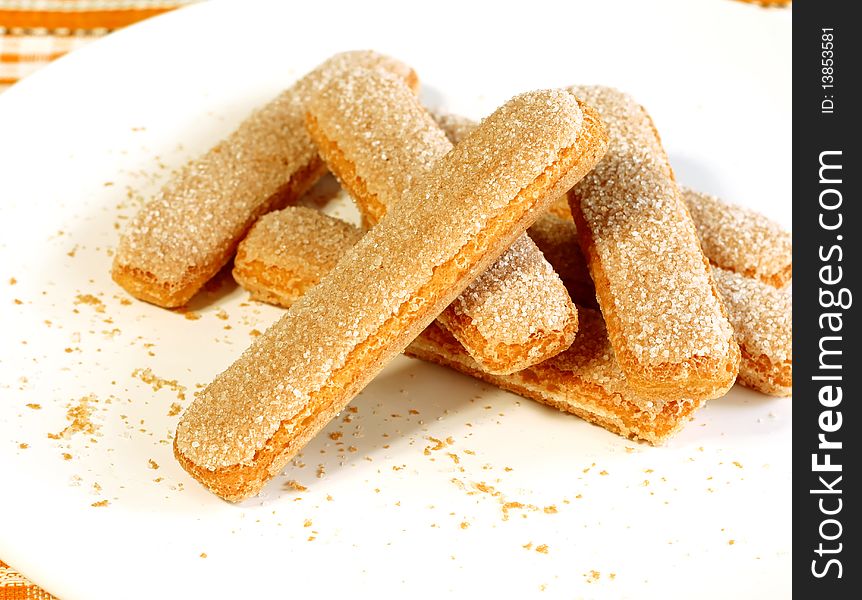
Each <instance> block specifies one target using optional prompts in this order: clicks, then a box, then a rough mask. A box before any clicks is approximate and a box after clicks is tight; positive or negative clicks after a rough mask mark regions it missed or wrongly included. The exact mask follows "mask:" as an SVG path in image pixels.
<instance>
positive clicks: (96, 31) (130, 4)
mask: <svg viewBox="0 0 862 600" xmlns="http://www.w3.org/2000/svg"><path fill="white" fill-rule="evenodd" d="M194 1H195V0H0V92H2V91H3V90H4V89H6V88H8V87H9V86H10V85H12V84H13V83H15V82H16V81H18V80H19V79H22V78H24V77H26V76H27V75H29V74H30V73H32V72H33V71H36V70H37V69H39V68H40V67H42V66H44V65H46V64H48V63H49V62H51V61H52V60H54V59H56V58H59V57H61V56H63V55H64V54H66V53H67V52H71V51H72V50H74V49H76V48H80V47H81V46H84V45H86V44H88V43H89V42H91V41H93V40H94V39H98V38H99V37H101V36H103V35H105V34H107V33H110V32H111V31H113V30H115V29H119V28H120V27H124V26H126V25H130V24H132V23H136V22H137V21H140V20H142V19H146V18H147V17H152V16H154V15H158V14H161V13H163V12H166V11H169V10H172V9H174V8H177V7H179V6H183V5H185V4H190V3H192V2H194Z"/></svg>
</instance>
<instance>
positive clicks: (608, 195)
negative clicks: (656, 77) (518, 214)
mask: <svg viewBox="0 0 862 600" xmlns="http://www.w3.org/2000/svg"><path fill="white" fill-rule="evenodd" d="M570 91H571V92H572V93H573V94H575V95H577V96H578V97H579V98H580V97H582V98H583V99H584V101H585V102H587V103H588V104H591V105H592V104H595V105H596V108H597V111H598V112H599V114H600V116H601V118H602V120H603V121H605V123H606V124H607V127H608V139H609V142H608V150H607V153H606V154H605V156H604V158H603V159H602V161H601V162H600V163H599V164H598V166H597V167H596V168H595V169H594V170H593V171H592V172H591V173H590V174H589V175H587V176H586V177H585V178H584V179H583V180H582V181H581V182H579V183H578V185H576V186H575V187H574V188H572V190H571V191H570V192H569V205H570V208H571V211H572V216H573V217H574V220H575V225H577V230H578V238H579V242H580V245H581V249H582V250H583V252H584V255H585V256H586V258H587V264H588V265H589V268H590V274H591V275H592V278H593V282H594V283H595V286H596V295H597V298H598V302H599V306H600V307H601V310H602V315H603V316H604V319H605V321H606V323H607V329H608V337H609V338H610V341H611V345H612V346H613V349H614V353H615V354H616V358H617V361H618V362H619V365H620V368H621V369H622V370H623V372H624V373H625V375H626V379H627V381H628V383H629V386H631V388H632V389H633V390H634V392H635V393H636V394H638V395H639V396H641V397H643V398H664V399H669V398H693V399H698V400H700V399H703V400H708V399H710V398H717V397H718V396H721V395H722V394H724V393H725V392H726V391H727V390H728V389H729V388H730V387H731V386H732V385H733V382H734V380H735V379H736V376H737V374H738V373H739V358H740V352H739V347H738V346H737V344H736V342H735V341H734V338H733V329H732V328H731V326H730V323H729V321H728V319H727V311H726V310H725V308H724V306H723V304H722V302H721V299H720V298H719V296H718V292H717V290H716V288H715V282H714V281H713V279H712V275H711V273H710V268H709V262H708V261H707V259H706V258H705V257H704V255H703V252H702V251H701V249H700V242H699V241H698V238H697V232H696V231H695V227H694V223H692V220H691V216H690V215H689V213H688V210H687V209H686V206H685V203H684V202H683V200H682V197H681V195H680V192H679V189H678V187H677V185H676V181H675V180H674V176H673V172H672V171H671V168H670V164H669V163H668V159H667V155H666V154H665V151H664V149H663V148H662V146H661V142H660V140H659V137H658V134H657V133H656V130H655V128H654V127H653V123H652V121H651V119H650V117H649V116H648V115H647V113H646V111H645V110H644V109H643V108H642V107H641V106H640V105H638V104H637V103H636V102H635V101H634V100H632V98H631V97H630V96H627V95H626V94H623V93H621V92H619V91H617V90H614V89H612V88H607V87H600V86H585V87H581V86H577V87H573V88H570Z"/></svg>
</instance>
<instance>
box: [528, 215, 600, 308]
mask: <svg viewBox="0 0 862 600" xmlns="http://www.w3.org/2000/svg"><path fill="white" fill-rule="evenodd" d="M567 210H568V209H567ZM527 234H528V235H529V236H530V239H532V240H533V242H534V243H535V244H536V247H538V248H539V250H541V251H542V254H543V255H544V256H545V258H546V259H547V261H548V262H549V263H550V264H551V266H552V267H553V268H554V270H555V271H556V272H557V274H558V275H559V276H560V279H562V280H563V285H565V286H566V289H567V290H568V291H569V295H570V296H571V298H572V300H573V301H574V302H575V304H577V305H578V306H586V307H589V308H598V302H597V301H596V286H595V285H593V279H592V277H590V270H589V269H588V268H587V261H586V259H585V258H584V255H583V253H582V252H581V248H580V247H579V246H578V230H577V227H576V226H575V223H574V222H573V221H572V220H571V219H568V220H567V219H561V218H560V217H558V216H556V214H554V213H552V212H551V211H550V210H549V211H548V212H546V213H545V214H543V215H542V216H541V217H539V218H538V219H536V222H535V223H533V225H532V226H531V227H530V228H529V229H528V230H527Z"/></svg>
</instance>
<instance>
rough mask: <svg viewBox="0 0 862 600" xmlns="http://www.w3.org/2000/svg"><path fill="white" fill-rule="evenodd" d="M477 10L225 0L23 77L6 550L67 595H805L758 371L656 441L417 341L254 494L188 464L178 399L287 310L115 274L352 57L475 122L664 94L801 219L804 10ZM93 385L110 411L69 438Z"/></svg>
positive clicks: (697, 143) (11, 209) (6, 230)
mask: <svg viewBox="0 0 862 600" xmlns="http://www.w3.org/2000/svg"><path fill="white" fill-rule="evenodd" d="M474 4H479V3H467V2H460V3H454V2H453V3H451V4H448V3H435V4H434V5H433V6H428V7H419V6H415V5H414V4H413V3H406V2H405V3H400V5H399V8H386V7H384V6H382V5H381V6H369V5H366V4H362V5H360V3H356V2H353V3H344V4H337V3H327V5H326V9H325V10H323V9H321V8H316V7H315V4H314V3H290V6H287V3H283V4H271V5H266V6H264V5H258V4H254V5H249V3H243V4H242V6H239V5H237V4H230V3H207V4H203V5H199V6H195V7H192V8H189V9H186V10H181V11H179V12H176V13H172V14H169V15H167V16H164V17H160V18H157V19H154V20H152V21H149V22H146V23H144V24H141V25H139V26H135V27H132V28H130V29H127V30H125V31H122V32H120V33H118V34H116V35H112V36H109V37H108V38H107V39H105V40H104V41H100V42H97V43H95V44H93V45H92V46H90V47H88V48H85V49H83V50H81V51H78V52H76V53H73V54H72V55H71V56H69V57H67V58H63V59H61V60H59V61H58V62H57V63H56V64H55V65H52V66H50V67H48V68H46V69H45V70H44V71H41V72H40V73H38V74H36V75H34V76H33V77H31V78H29V79H28V80H26V81H24V82H23V83H21V84H19V85H18V86H15V87H13V88H12V89H11V90H9V91H8V92H6V93H5V94H3V95H2V96H0V170H2V176H0V199H2V200H0V228H2V240H0V307H2V309H0V311H2V312H0V315H2V323H0V331H2V356H0V360H2V362H0V384H2V388H0V395H2V402H0V473H1V474H2V475H0V485H2V492H0V557H2V558H3V560H5V561H7V562H9V563H11V564H12V565H14V566H15V567H17V568H18V569H20V570H21V571H22V572H23V573H24V574H26V575H28V576H29V577H32V578H33V579H34V580H35V581H36V582H37V583H39V584H40V585H42V586H44V587H45V588H46V589H48V590H49V591H51V592H53V593H55V594H58V595H60V596H61V597H63V598H87V599H98V598H138V597H140V598H155V597H181V596H183V595H184V597H239V596H238V594H240V593H241V594H243V597H245V596H246V595H248V596H250V597H251V596H253V594H258V593H259V594H262V595H263V594H265V595H263V596H262V597H271V595H272V594H275V595H281V596H287V595H289V594H290V595H294V594H296V593H300V592H308V593H315V594H323V595H324V596H326V597H330V596H333V595H335V594H336V593H338V592H341V593H344V594H345V595H347V594H350V595H356V594H358V595H359V596H360V597H361V596H363V595H365V594H369V593H371V592H373V593H375V594H377V595H379V596H383V597H387V596H393V595H395V594H396V593H400V592H405V591H409V592H410V593H411V594H412V595H415V596H420V597H427V596H432V595H438V594H441V593H446V592H450V591H454V592H457V593H458V594H459V595H466V594H467V593H475V594H481V595H482V597H488V596H491V595H492V594H495V595H497V596H500V597H513V596H515V595H516V594H517V595H521V596H523V595H526V596H531V595H533V594H534V593H538V592H539V591H540V590H545V592H546V594H545V595H546V596H563V597H569V598H571V597H579V596H583V597H614V598H616V597H629V598H643V597H655V596H659V595H661V596H663V597H666V598H691V597H700V598H726V597H734V598H743V597H751V598H760V597H769V598H777V597H783V596H789V594H790V583H789V577H788V575H789V571H790V559H791V555H790V500H789V498H790V431H791V401H790V400H789V399H774V398H768V397H765V396H761V395H758V394H755V393H752V392H749V391H746V390H743V389H738V388H737V389H734V390H733V391H732V392H731V393H730V394H728V396H727V397H726V398H723V399H721V400H717V401H714V402H711V403H710V404H709V406H708V407H706V408H705V409H704V410H702V411H700V412H699V413H698V415H697V417H696V418H695V420H694V422H692V423H691V424H690V425H689V426H688V427H687V428H686V429H685V430H684V431H683V432H682V433H681V434H680V435H679V436H678V437H677V438H676V439H674V440H673V441H672V442H670V444H669V445H668V446H667V447H664V448H652V447H649V446H646V445H640V444H637V443H633V442H629V441H627V440H624V439H622V438H619V437H617V436H614V435H612V434H610V433H608V432H606V431H604V430H602V429H599V428H597V427H594V426H591V425H588V424H587V423H585V422H583V421H581V420H579V419H577V418H575V417H572V416H569V415H565V414H561V413H558V412H556V411H554V410H551V409H549V408H546V407H544V406H540V405H538V404H535V403H533V402H530V401H528V400H524V399H521V398H519V397H516V396H513V395H510V394H507V393H504V392H501V391H498V390H496V389H495V388H492V387H490V386H487V385H483V384H481V383H478V382H476V381H474V380H472V379H470V378H468V377H464V376H461V375H458V374H455V373H453V372H451V371H448V370H446V369H443V368H439V367H436V366H431V365H427V364H424V363H422V362H419V361H414V360H410V359H406V358H399V359H398V360H396V361H394V362H393V363H392V364H391V365H390V366H389V367H387V369H386V370H385V371H384V372H383V373H382V374H381V375H380V376H379V377H378V378H377V379H376V380H375V381H374V383H372V384H371V385H370V386H369V387H368V388H367V389H366V390H365V391H364V392H363V393H362V395H361V396H360V397H358V398H357V399H356V400H355V401H354V402H353V404H352V406H353V407H355V408H356V409H358V412H357V413H356V414H350V416H351V417H352V422H350V423H346V422H344V421H343V420H342V419H341V418H339V419H338V420H336V421H335V422H333V423H332V424H331V425H330V426H329V427H328V429H327V431H326V433H325V434H323V435H320V436H319V437H318V438H317V439H315V440H314V441H313V442H312V443H311V444H310V445H309V447H308V448H306V450H305V452H304V453H303V456H302V458H301V459H300V460H299V461H297V462H298V466H293V467H290V468H288V469H287V471H286V473H285V474H284V475H283V476H280V477H278V478H277V479H276V480H275V481H273V482H272V483H271V484H270V485H268V486H267V487H266V489H265V492H264V493H263V494H262V495H261V496H260V497H259V498H255V499H252V500H249V501H247V502H244V503H242V504H240V505H238V506H234V505H230V504H227V503H225V502H222V501H220V500H218V499H217V498H216V497H215V496H213V495H211V494H210V493H208V492H206V491H205V490H204V489H202V488H201V486H199V485H198V484H197V483H196V482H195V481H194V480H192V479H191V478H190V477H189V476H188V475H187V474H186V473H185V472H184V471H182V470H181V469H180V468H179V467H178V465H177V464H176V463H175V462H174V460H173V458H172V455H171V446H170V443H169V436H170V435H171V433H172V432H173V430H174V428H175V426H176V423H177V419H178V416H176V415H173V416H171V415H169V414H168V413H169V412H170V407H171V405H172V403H175V402H176V403H178V404H180V405H181V406H183V407H185V406H187V405H188V402H189V399H190V398H191V396H192V393H193V392H194V391H195V389H196V387H197V386H199V385H202V384H205V383H207V382H208V381H209V380H210V379H211V378H212V377H213V375H215V374H216V373H217V372H218V371H220V370H222V369H224V368H225V367H226V366H227V365H229V364H230V363H231V362H232V360H233V359H234V358H235V357H236V356H237V355H238V354H239V353H240V352H241V351H242V350H243V348H245V346H246V345H247V344H248V343H249V340H250V332H251V330H253V329H255V328H256V329H259V330H262V329H264V328H266V326H267V325H268V324H269V323H270V322H272V320H273V319H274V318H275V317H276V315H277V314H278V311H277V310H276V309H273V308H271V307H267V306H263V305H258V304H253V303H252V304H249V303H247V298H246V294H245V293H244V292H243V291H242V290H240V289H236V287H235V286H233V285H231V284H230V283H229V282H225V283H224V284H223V285H222V286H221V287H218V288H217V289H214V290H212V291H211V292H210V293H208V294H205V295H203V296H202V297H200V298H198V299H196V300H195V301H194V303H193V309H194V311H195V313H196V314H197V315H199V316H200V318H199V319H198V320H189V319H187V318H185V317H184V316H183V315H182V314H179V313H174V312H168V311H164V310H160V309H157V308H155V307H152V306H149V305H146V304H142V303H139V302H131V303H129V302H128V301H127V295H126V294H125V293H124V292H123V291H122V290H120V289H118V288H117V287H116V286H115V285H114V284H113V283H112V282H111V280H110V278H109V267H110V261H111V258H110V251H111V248H112V247H113V246H114V245H115V243H116V241H117V235H118V233H117V227H122V226H123V224H124V223H125V219H127V218H128V217H129V215H131V214H133V212H134V211H135V208H136V206H138V203H139V201H140V199H141V198H142V197H146V196H148V195H150V194H151V193H152V192H153V191H154V190H156V189H157V188H158V186H159V185H160V184H161V182H163V181H164V180H165V179H166V177H167V176H168V174H169V172H170V170H171V169H173V168H176V167H178V166H179V165H181V164H182V163H183V162H184V161H185V160H187V159H188V158H189V157H191V156H194V155H195V154H197V153H198V152H200V151H202V150H204V149H206V148H207V147H208V146H210V145H212V144H213V143H214V142H215V141H216V140H218V139H219V138H221V137H222V136H224V135H225V134H226V133H227V132H228V131H229V130H230V129H231V128H232V127H233V126H234V125H235V124H236V123H237V122H238V121H239V120H240V119H241V118H242V117H243V116H244V115H246V114H247V113H248V112H249V111H250V110H252V109H253V108H254V107H255V106H257V105H259V104H261V103H263V102H265V101H266V100H267V99H269V98H270V97H272V96H274V95H275V94H276V93H277V92H278V91H279V90H281V89H282V88H284V87H286V86H287V85H289V84H290V83H291V82H292V81H293V80H294V79H295V78H297V77H298V76H300V75H301V74H302V73H303V72H305V71H306V70H308V69H309V68H311V67H313V66H314V65H315V64H317V63H319V62H321V61H322V60H323V59H325V58H326V57H327V56H328V55H330V54H332V53H333V52H336V51H339V50H345V49H353V48H362V47H371V48H375V49H378V50H380V51H384V52H388V53H391V54H393V55H395V56H398V57H400V58H402V59H403V60H405V61H407V62H409V63H410V64H412V65H413V66H414V67H415V68H416V69H417V71H418V72H419V74H420V76H421V77H422V79H423V81H424V82H425V85H426V90H425V95H424V98H425V99H426V100H427V101H428V102H429V103H432V104H435V105H436V106H438V107H444V108H449V109H451V110H454V111H459V112H462V113H465V114H467V115H469V116H473V117H480V116H482V115H483V114H486V113H488V112H490V111H491V110H492V109H493V108H494V107H495V106H496V105H498V104H499V103H501V102H503V101H504V100H506V99H507V98H508V97H509V96H511V95H512V94H514V93H516V92H518V91H521V90H524V89H528V88H535V87H551V86H559V85H564V84H570V83H575V82H585V83H589V82H601V83H607V84H612V85H616V86H619V87H621V88H624V89H626V90H629V91H631V92H632V93H634V94H635V95H636V96H637V97H638V98H639V99H640V100H641V101H642V102H643V103H644V104H645V105H646V106H647V107H648V108H649V109H650V110H651V111H652V114H653V115H654V117H655V119H656V121H657V124H658V126H659V128H660V130H661V133H662V136H663V139H664V141H665V143H666V145H667V148H668V151H669V154H670V156H671V157H672V160H673V163H674V166H675V167H676V169H677V172H678V176H679V178H680V179H681V180H682V181H683V182H684V183H688V184H692V185H695V186H697V187H699V188H701V189H703V190H706V191H710V192H714V193H718V194H721V195H723V196H724V197H726V198H728V199H732V200H734V201H737V202H741V203H745V204H748V205H750V206H752V207H755V208H757V209H759V210H761V211H763V212H765V213H767V214H768V215H770V216H772V217H774V218H775V219H778V220H779V221H780V222H782V223H783V224H784V225H786V226H788V227H789V226H790V218H791V214H790V164H791V163H790V150H791V143H790V111H791V100H790V82H791V79H790V28H791V27H790V26H791V16H790V13H789V12H788V11H766V10H762V9H759V8H756V7H752V6H747V5H743V4H741V3H737V2H730V1H725V0H717V1H713V2H691V1H690V0H686V1H680V2H644V1H635V2H580V3H576V2H567V3H559V5H557V6H556V7H555V5H551V4H544V3H541V2H536V1H532V2H529V3H526V4H523V5H521V6H519V7H518V8H517V10H512V11H508V12H505V13H503V12H502V11H500V9H493V10H491V9H483V10H480V9H479V8H476V7H475V6H474ZM563 5H565V6H566V7H567V8H565V9H564V8H562V7H563ZM414 6H415V7H414ZM408 7H413V8H408ZM11 278H14V279H15V280H16V281H17V283H15V284H14V285H12V284H11V283H10V280H11ZM87 295H91V296H92V297H94V298H96V299H98V303H93V302H92V301H88V296H87ZM19 302H20V303H19ZM138 369H150V370H151V371H152V373H154V374H155V375H156V376H158V377H161V378H163V379H166V380H176V381H177V385H178V386H182V387H183V388H184V389H185V390H186V391H185V400H181V399H179V398H178V395H179V394H178V392H177V391H176V390H175V389H172V388H171V387H170V386H166V387H162V388H161V389H158V390H157V389H154V388H156V387H158V385H157V384H155V385H154V384H148V383H145V382H144V381H143V380H142V377H141V376H140V375H138V376H135V375H134V374H133V373H134V372H135V371H136V370H138ZM144 379H146V377H144ZM88 396H90V397H92V398H93V399H92V401H91V402H90V404H89V406H91V408H92V409H93V412H92V415H91V421H92V422H93V423H94V424H95V426H96V427H97V430H96V431H95V432H94V433H93V434H87V433H84V432H81V433H75V434H73V435H71V437H70V438H69V439H60V440H56V439H51V438H49V437H48V434H52V433H57V432H60V431H62V430H63V429H64V428H65V427H66V426H67V425H68V421H67V414H66V413H67V408H68V407H70V406H71V407H75V406H78V405H79V404H80V399H81V398H83V397H88ZM28 404H33V405H38V406H40V407H41V408H40V409H35V408H30V407H28ZM411 411H417V413H418V414H413V413H412V412H411ZM336 432H341V433H343V437H342V438H341V440H339V442H341V444H340V445H339V444H338V443H337V442H336V441H335V440H333V439H331V438H330V435H329V434H334V433H336ZM333 437H336V436H333ZM450 437H451V438H452V442H453V443H452V444H451V446H448V447H446V448H445V450H439V451H433V450H428V451H427V452H426V451H425V448H427V447H433V446H435V444H436V442H434V441H432V440H431V438H436V439H439V440H446V439H447V438H450ZM20 444H29V447H27V448H21V447H20ZM348 447H351V448H353V449H350V450H348ZM468 450H470V451H472V452H475V454H470V453H468ZM63 453H68V455H69V457H70V458H69V459H68V460H66V459H65V458H64V457H63ZM447 453H451V454H452V455H451V456H450V455H449V454H447ZM456 457H457V459H458V460H455V459H456ZM149 461H153V463H152V464H151V463H150V462H149ZM153 464H157V465H158V467H159V468H158V469H157V470H156V469H153V468H151V467H152V466H153ZM318 465H323V470H324V471H325V472H324V473H323V476H322V477H320V478H318V477H317V474H316V473H317V470H318ZM157 478H158V479H159V481H158V482H157V481H156V480H157ZM288 480H296V481H298V482H299V483H300V484H301V485H302V486H305V487H306V488H307V489H305V490H302V491H298V490H296V489H290V488H288V489H285V487H284V486H285V482H287V481H288ZM482 482H484V483H485V484H486V485H488V486H493V488H494V489H495V490H497V491H499V493H500V495H497V496H495V495H493V494H490V493H486V492H480V491H478V488H477V487H476V484H481V483H482ZM102 500H107V501H108V506H105V507H93V506H92V504H94V503H98V502H100V501H102ZM504 502H520V503H523V504H525V505H532V506H534V507H537V510H534V509H531V508H522V509H519V508H511V509H510V510H508V511H504V510H503V503H504ZM545 507H555V508H556V512H554V510H553V509H552V508H548V509H547V510H545ZM506 512H508V513H509V518H508V519H506V518H505V513H506ZM312 537H313V538H314V539H313V540H311V541H309V540H310V538H312ZM528 544H532V546H531V547H530V546H528ZM540 545H547V553H542V552H537V551H536V548H537V547H538V546H540ZM525 546H527V547H525ZM204 555H205V556H206V557H205V558H204V557H203V556H204Z"/></svg>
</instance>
